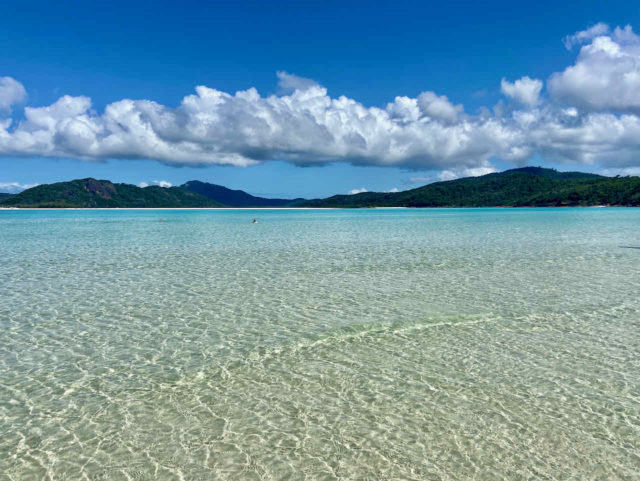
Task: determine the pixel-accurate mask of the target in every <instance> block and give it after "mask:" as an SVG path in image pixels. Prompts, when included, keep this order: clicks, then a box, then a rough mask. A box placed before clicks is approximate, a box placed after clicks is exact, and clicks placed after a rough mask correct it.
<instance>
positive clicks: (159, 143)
mask: <svg viewBox="0 0 640 481" xmlns="http://www.w3.org/2000/svg"><path fill="white" fill-rule="evenodd" d="M196 92H197V93H196V94H195V95H189V96H187V97H185V98H184V99H183V101H182V103H181V105H180V106H179V107H178V108H176V109H172V108H169V107H166V106H164V105H160V104H158V103H156V102H152V101H149V100H136V101H134V100H129V99H125V100H120V101H118V102H114V103H112V104H109V105H108V106H107V107H106V109H105V111H104V113H102V114H97V113H95V112H93V111H92V110H91V101H90V99H89V98H87V97H70V96H64V97H62V98H60V99H59V100H58V101H57V102H55V103H54V104H52V105H50V106H47V107H38V108H33V107H27V108H25V119H24V120H23V121H22V122H21V123H19V124H18V125H17V126H14V127H13V128H12V129H10V128H9V125H7V124H3V125H0V155H5V156H45V157H71V158H79V159H84V160H103V159H109V158H125V159H136V158H148V159H155V160H159V161H161V162H165V163H170V164H174V165H184V164H231V165H236V166H247V165H252V164H255V163H258V162H262V161H266V160H271V159H278V160H286V161H289V162H292V163H296V164H300V165H312V164H323V163H327V162H335V161H343V162H344V161H347V162H351V163H353V164H357V165H380V166H403V167H429V168H443V167H447V166H450V165H451V164H454V165H456V166H460V167H473V166H475V165H479V164H481V163H482V162H483V161H485V160H486V159H487V158H489V157H490V156H492V155H496V154H498V153H500V152H501V150H502V148H503V146H504V145H506V144H507V143H508V142H507V139H505V138H504V135H505V134H507V135H508V133H507V132H506V131H505V129H503V128H502V127H501V126H500V125H498V124H496V122H495V120H493V119H467V118H462V119H458V121H457V122H456V123H451V122H449V120H453V119H454V118H455V114H456V113H457V112H460V111H461V107H460V106H457V107H456V106H452V105H451V104H448V103H447V102H446V97H437V96H434V94H432V93H429V92H427V93H426V94H423V95H422V96H419V97H418V98H417V99H408V100H407V101H406V102H405V101H404V100H399V101H398V102H396V103H397V104H398V105H401V104H403V103H406V104H407V105H408V106H409V108H410V107H411V106H412V105H413V106H416V107H417V110H418V111H417V112H414V114H415V115H414V114H402V115H401V118H398V117H397V115H396V114H394V113H393V112H389V111H387V110H382V109H379V108H377V107H365V106H364V105H362V104H360V103H359V102H357V101H355V100H353V99H349V98H346V97H339V98H331V97H329V96H328V95H327V91H326V89H324V88H323V87H320V86H317V85H315V86H310V87H308V88H306V89H305V90H295V91H294V92H293V93H292V94H290V95H283V96H275V95H272V96H269V97H261V96H260V95H259V94H258V92H257V91H256V90H255V89H249V90H246V91H240V92H236V93H235V94H234V95H231V94H228V93H225V92H221V91H218V90H215V89H210V88H207V87H202V86H201V87H197V89H196ZM425 97H426V98H427V99H426V100H425ZM425 112H427V113H425ZM412 115H414V117H412ZM445 119H446V120H445ZM506 155H509V153H508V152H507V153H506Z"/></svg>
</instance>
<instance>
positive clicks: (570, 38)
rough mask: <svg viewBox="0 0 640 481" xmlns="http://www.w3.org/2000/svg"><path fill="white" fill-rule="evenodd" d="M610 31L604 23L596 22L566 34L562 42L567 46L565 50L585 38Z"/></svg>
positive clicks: (585, 39)
mask: <svg viewBox="0 0 640 481" xmlns="http://www.w3.org/2000/svg"><path fill="white" fill-rule="evenodd" d="M609 31H610V29H609V25H607V24H606V23H602V22H599V23H596V24H595V25H593V26H591V27H589V28H587V29H586V30H581V31H579V32H576V33H574V34H573V35H567V36H566V37H565V38H564V39H563V40H562V42H563V43H564V46H565V47H567V50H571V48H572V47H573V46H575V45H580V44H581V43H583V42H586V41H587V40H591V39H592V38H595V37H599V36H601V35H606V34H608V33H609Z"/></svg>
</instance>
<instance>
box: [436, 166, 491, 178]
mask: <svg viewBox="0 0 640 481" xmlns="http://www.w3.org/2000/svg"><path fill="white" fill-rule="evenodd" d="M493 172H496V169H495V168H494V167H493V166H491V165H486V166H484V167H476V168H472V169H462V170H443V171H442V172H440V173H439V174H438V180H440V181H444V180H454V179H459V178H460V177H479V176H481V175H487V174H491V173H493Z"/></svg>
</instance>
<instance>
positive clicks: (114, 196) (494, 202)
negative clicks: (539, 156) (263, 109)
mask: <svg viewBox="0 0 640 481" xmlns="http://www.w3.org/2000/svg"><path fill="white" fill-rule="evenodd" d="M594 205H610V206H640V177H606V176H603V175H597V174H588V173H583V172H559V171H557V170H554V169H546V168H542V167H523V168H519V169H511V170H507V171H505V172H499V173H493V174H487V175H483V176H480V177H465V178H462V179H456V180H450V181H444V182H434V183H432V184H428V185H425V186H422V187H418V188H416V189H410V190H405V191H402V192H388V193H381V192H363V193H360V194H353V195H334V196H332V197H328V198H326V199H314V200H307V199H269V198H265V197H256V196H253V195H251V194H248V193H246V192H244V191H242V190H232V189H229V188H227V187H224V186H221V185H215V184H210V183H207V182H200V181H197V180H192V181H189V182H186V183H185V184H183V185H181V186H179V187H159V186H149V187H138V186H135V185H131V184H118V183H112V182H110V181H108V180H96V179H92V178H88V179H77V180H72V181H69V182H58V183H55V184H45V185H39V186H36V187H32V188H30V189H27V190H24V191H23V192H21V193H19V194H14V195H11V194H4V193H0V207H24V208H28V207H31V208H33V207H36V208H46V207H49V208H91V207H93V208H95V207H103V208H126V207H129V208H132V207H145V208H154V207H155V208H157V207H177V208H179V207H339V208H362V207H559V206H567V207H569V206H594Z"/></svg>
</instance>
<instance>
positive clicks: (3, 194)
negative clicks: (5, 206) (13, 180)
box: [0, 192, 13, 201]
mask: <svg viewBox="0 0 640 481" xmlns="http://www.w3.org/2000/svg"><path fill="white" fill-rule="evenodd" d="M11 196H13V194H9V193H8V192H0V201H3V200H5V199H8V198H9V197H11Z"/></svg>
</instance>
